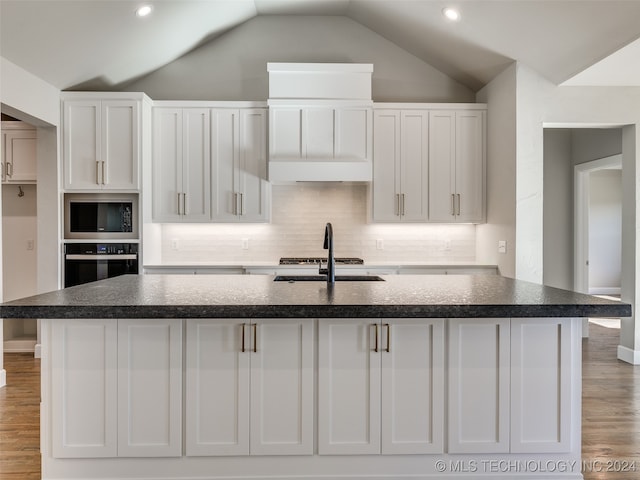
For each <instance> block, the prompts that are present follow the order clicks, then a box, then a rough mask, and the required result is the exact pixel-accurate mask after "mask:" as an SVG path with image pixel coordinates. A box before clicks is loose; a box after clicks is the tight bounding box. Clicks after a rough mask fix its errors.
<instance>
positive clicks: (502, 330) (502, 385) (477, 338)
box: [449, 318, 510, 453]
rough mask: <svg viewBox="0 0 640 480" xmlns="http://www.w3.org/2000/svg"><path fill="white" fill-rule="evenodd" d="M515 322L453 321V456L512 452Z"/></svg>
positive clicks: (451, 346)
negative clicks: (512, 339) (511, 376)
mask: <svg viewBox="0 0 640 480" xmlns="http://www.w3.org/2000/svg"><path fill="white" fill-rule="evenodd" d="M509 335H510V334H509V319H508V318H498V319H491V318H488V319H484V318H470V319H450V320H449V372H450V373H449V452H450V453H506V452H508V451H509V415H510V413H509V362H510V358H509V352H510V342H509Z"/></svg>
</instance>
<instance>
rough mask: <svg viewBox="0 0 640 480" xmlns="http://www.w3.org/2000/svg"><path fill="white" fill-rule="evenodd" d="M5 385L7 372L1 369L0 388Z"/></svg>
mask: <svg viewBox="0 0 640 480" xmlns="http://www.w3.org/2000/svg"><path fill="white" fill-rule="evenodd" d="M6 384H7V371H6V370H5V369H4V368H3V369H2V370H0V388H1V387H4V386H5V385H6Z"/></svg>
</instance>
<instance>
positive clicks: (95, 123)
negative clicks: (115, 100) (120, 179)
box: [63, 100, 101, 189]
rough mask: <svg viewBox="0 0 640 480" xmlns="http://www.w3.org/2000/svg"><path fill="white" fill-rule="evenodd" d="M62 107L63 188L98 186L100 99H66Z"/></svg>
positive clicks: (93, 187) (94, 187) (90, 187)
mask: <svg viewBox="0 0 640 480" xmlns="http://www.w3.org/2000/svg"><path fill="white" fill-rule="evenodd" d="M63 108H64V113H63V115H64V119H63V149H64V187H65V188H66V189H96V188H100V178H99V175H100V169H101V168H100V167H101V165H100V164H99V163H98V162H99V160H100V138H99V132H100V129H101V115H100V101H99V100H82V101H81V100H73V101H71V100H69V101H65V102H64V107H63Z"/></svg>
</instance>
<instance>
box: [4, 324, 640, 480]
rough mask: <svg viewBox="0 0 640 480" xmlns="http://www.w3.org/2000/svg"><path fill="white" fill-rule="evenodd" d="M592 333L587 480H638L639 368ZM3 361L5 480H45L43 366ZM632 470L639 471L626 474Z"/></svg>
mask: <svg viewBox="0 0 640 480" xmlns="http://www.w3.org/2000/svg"><path fill="white" fill-rule="evenodd" d="M590 333H591V336H590V338H589V339H588V340H583V387H582V399H583V408H582V410H583V411H582V458H583V463H584V466H585V468H583V473H584V478H585V480H638V479H640V367H633V366H631V365H628V364H626V363H623V362H620V361H619V360H617V358H616V352H617V347H618V338H619V333H620V332H619V330H617V329H612V328H605V327H601V326H598V325H593V324H592V325H591V326H590ZM4 360H5V361H4V364H5V369H6V371H7V386H6V387H4V388H2V389H0V479H2V480H36V479H39V478H40V458H39V448H40V445H39V422H40V412H39V402H40V380H39V377H40V361H39V360H37V359H34V358H33V356H32V355H31V354H21V353H12V354H5V357H4ZM625 462H626V463H625ZM632 462H635V464H633V463H632ZM632 465H634V466H635V472H634V471H626V472H625V471H621V470H624V469H625V468H623V467H625V466H626V467H627V468H626V469H627V470H629V467H630V466H632ZM589 470H593V471H589ZM596 470H598V471H596ZM604 470H611V471H604Z"/></svg>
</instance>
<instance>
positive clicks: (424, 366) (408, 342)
mask: <svg viewBox="0 0 640 480" xmlns="http://www.w3.org/2000/svg"><path fill="white" fill-rule="evenodd" d="M443 332H444V330H443V320H442V319H434V320H425V319H421V320H420V321H415V322H414V321H411V320H403V321H397V320H393V319H383V320H382V322H381V321H380V320H379V319H371V320H367V319H336V320H330V319H322V320H320V323H319V338H318V354H319V357H318V358H319V372H318V390H319V391H318V453H319V454H323V455H360V454H380V453H382V454H417V453H442V452H443V448H444V443H443V442H444V440H443V438H444V435H443V428H444V427H443V425H444V423H443V422H444V420H443V417H442V414H441V412H442V411H443V406H444V356H443V355H444V354H443V352H444V334H443Z"/></svg>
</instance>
